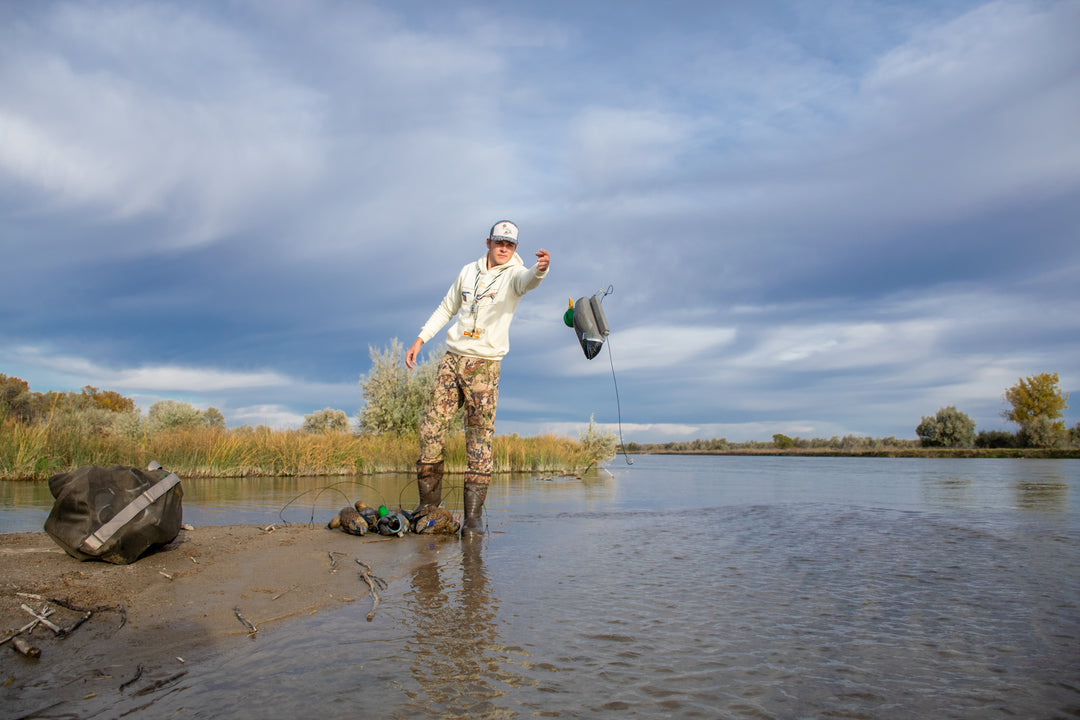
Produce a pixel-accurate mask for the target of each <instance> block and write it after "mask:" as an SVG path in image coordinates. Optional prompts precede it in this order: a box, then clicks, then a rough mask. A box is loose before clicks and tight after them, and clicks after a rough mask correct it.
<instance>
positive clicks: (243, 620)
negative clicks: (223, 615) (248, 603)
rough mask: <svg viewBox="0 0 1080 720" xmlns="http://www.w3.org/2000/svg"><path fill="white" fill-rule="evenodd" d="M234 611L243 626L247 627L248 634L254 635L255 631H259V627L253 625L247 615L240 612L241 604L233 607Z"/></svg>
mask: <svg viewBox="0 0 1080 720" xmlns="http://www.w3.org/2000/svg"><path fill="white" fill-rule="evenodd" d="M233 612H235V613H236V619H237V620H239V621H240V622H241V623H242V624H243V626H244V627H246V628H247V631H248V635H254V634H255V633H257V632H259V628H257V627H255V626H254V625H252V624H251V623H250V622H249V621H248V619H247V618H246V617H244V614H243V613H242V612H240V606H239V605H237V606H236V607H235V608H233Z"/></svg>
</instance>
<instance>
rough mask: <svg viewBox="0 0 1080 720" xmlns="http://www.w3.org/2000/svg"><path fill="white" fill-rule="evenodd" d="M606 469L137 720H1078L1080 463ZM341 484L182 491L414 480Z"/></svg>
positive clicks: (718, 460) (335, 496)
mask: <svg viewBox="0 0 1080 720" xmlns="http://www.w3.org/2000/svg"><path fill="white" fill-rule="evenodd" d="M609 470H610V472H604V473H601V474H600V475H599V476H597V477H592V478H586V479H576V478H558V477H556V478H527V477H521V478H518V477H514V478H499V479H497V480H496V484H495V485H494V486H493V488H492V491H491V493H490V494H489V496H488V505H487V510H486V517H487V519H488V523H489V530H490V531H491V532H489V534H488V535H486V536H485V537H484V539H483V540H482V541H480V542H464V541H458V540H453V539H447V540H445V541H442V542H437V543H435V544H433V545H431V547H430V550H431V552H430V561H425V562H422V563H420V565H419V567H418V569H417V570H416V571H415V572H414V573H413V574H412V576H411V577H409V578H406V579H401V580H397V581H395V582H393V583H391V585H390V587H389V588H388V589H387V591H386V592H384V593H383V594H382V604H381V605H380V606H379V610H378V614H377V615H376V617H375V619H374V621H373V622H366V621H365V615H366V613H367V611H368V610H369V606H368V605H367V604H366V603H355V604H353V605H346V606H343V607H341V608H340V609H338V610H335V611H334V612H330V613H318V614H316V615H313V616H310V617H308V618H305V619H303V620H297V621H295V622H292V623H290V624H287V625H285V626H283V627H281V628H280V629H277V630H275V631H274V632H273V633H272V634H268V635H267V636H266V637H263V635H262V634H261V633H260V636H259V640H258V642H257V643H244V644H243V647H242V648H238V649H236V650H234V651H226V653H225V655H223V656H222V657H220V658H218V659H215V660H211V661H208V662H206V663H200V664H199V666H197V667H196V666H191V665H189V667H188V670H189V672H188V675H187V676H185V678H184V684H183V685H182V686H181V687H176V688H174V689H172V690H171V691H170V692H167V693H163V694H162V695H161V696H160V697H158V698H157V699H156V700H155V701H154V702H152V704H151V705H150V706H149V707H145V708H144V709H143V710H142V712H137V713H136V714H137V715H138V714H143V713H153V715H154V716H155V717H157V716H165V714H173V713H176V714H182V715H183V716H186V717H207V718H210V717H213V718H241V717H243V718H248V717H268V718H279V717H312V716H326V715H331V716H336V715H342V716H348V715H354V714H360V715H370V714H376V715H378V716H380V717H384V718H402V719H404V718H410V719H415V718H437V717H451V718H453V717H463V718H464V717H476V718H527V717H560V718H577V717H590V718H602V719H604V718H610V719H612V720H614V719H615V718H620V719H621V718H656V717H671V718H823V717H828V718H926V717H933V718H973V717H978V718H1018V717H1019V718H1054V717H1080V461H1078V460H1003V459H1002V460H999V459H995V460H989V459H980V460H974V459H948V460H936V459H905V458H894V459H889V458H873V459H861V458H797V457H730V456H720V457H683V456H643V457H638V458H635V460H634V463H633V465H627V464H625V463H624V462H623V460H622V459H617V460H616V461H614V462H613V463H611V465H610V467H609ZM332 482H333V481H327V480H325V479H322V480H318V481H303V480H295V479H292V480H280V481H275V482H268V481H266V480H260V481H252V480H242V481H241V480H237V481H232V480H227V481H222V480H219V481H213V482H212V483H211V482H207V481H185V483H184V490H185V497H184V508H185V521H186V522H190V523H192V524H195V525H211V524H213V525H219V524H228V523H273V522H280V521H281V520H287V521H290V522H304V521H306V520H307V519H308V518H309V516H310V515H311V514H312V513H313V512H315V511H316V510H318V511H319V512H322V510H323V509H324V508H328V509H332V508H336V507H340V506H341V505H342V504H343V503H342V496H343V495H344V496H347V497H349V498H350V499H357V498H358V497H362V496H365V495H366V497H365V499H367V500H368V501H369V502H370V500H372V499H375V500H379V501H382V502H386V501H389V502H391V503H396V502H397V499H396V498H395V497H394V496H395V495H399V494H400V493H401V492H402V490H401V488H402V487H406V488H407V487H408V485H409V481H408V479H407V478H405V477H404V476H397V477H381V478H377V479H370V478H368V479H361V480H359V481H355V482H346V483H340V484H337V485H336V487H335V489H334V490H331V491H327V492H322V493H316V492H313V491H312V488H314V487H322V486H324V485H328V484H330V483H332ZM450 482H451V483H453V484H457V482H458V480H457V479H454V478H451V479H450ZM305 483H307V484H305ZM337 490H342V493H341V494H339V493H338V492H337ZM405 492H406V494H407V493H408V492H409V490H408V489H407V490H405ZM412 492H413V495H412V499H413V500H414V499H415V491H412ZM35 493H36V494H38V495H40V494H41V486H40V485H39V486H37V488H36V489H35V488H32V487H30V486H27V485H26V484H16V483H0V531H4V532H14V531H22V530H39V529H40V528H41V524H42V523H43V522H44V518H45V516H47V514H48V507H49V506H50V505H51V498H49V497H47V496H48V492H47V490H45V492H44V495H45V496H46V497H45V498H42V499H39V500H34V499H33V497H32V496H33V495H34V494H35ZM298 496H299V497H298ZM453 502H454V498H453V497H452V498H451V504H452V503H453ZM458 502H460V501H459V500H458ZM324 515H325V513H323V515H322V516H324ZM322 516H320V517H322ZM401 541H402V542H427V541H426V540H423V539H422V538H418V537H411V538H402V539H401ZM376 571H377V569H376ZM116 710H117V712H118V713H120V714H122V712H123V711H124V708H116Z"/></svg>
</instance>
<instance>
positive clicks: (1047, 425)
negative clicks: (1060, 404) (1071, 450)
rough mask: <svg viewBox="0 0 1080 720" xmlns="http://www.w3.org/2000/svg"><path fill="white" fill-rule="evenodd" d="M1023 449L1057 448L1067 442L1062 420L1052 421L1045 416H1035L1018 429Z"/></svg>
mask: <svg viewBox="0 0 1080 720" xmlns="http://www.w3.org/2000/svg"><path fill="white" fill-rule="evenodd" d="M1018 436H1019V438H1020V442H1021V444H1022V445H1023V446H1024V447H1032V448H1057V447H1062V446H1063V445H1065V443H1066V442H1067V440H1068V437H1069V433H1068V431H1067V430H1066V429H1065V421H1064V420H1054V419H1053V418H1051V417H1049V416H1047V415H1036V416H1035V417H1033V418H1031V419H1030V420H1028V421H1027V422H1025V423H1024V425H1023V426H1022V427H1021V428H1020V432H1019V433H1018Z"/></svg>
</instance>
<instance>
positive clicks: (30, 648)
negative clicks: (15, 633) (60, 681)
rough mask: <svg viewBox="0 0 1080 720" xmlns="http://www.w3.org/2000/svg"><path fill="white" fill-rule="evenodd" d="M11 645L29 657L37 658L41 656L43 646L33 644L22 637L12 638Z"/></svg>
mask: <svg viewBox="0 0 1080 720" xmlns="http://www.w3.org/2000/svg"><path fill="white" fill-rule="evenodd" d="M11 645H12V647H14V648H15V649H16V650H18V651H19V652H20V653H22V654H23V655H25V656H26V657H28V658H34V659H35V660H36V659H37V658H39V657H41V648H39V647H36V646H34V645H31V644H30V643H28V642H26V640H24V639H23V638H21V637H14V638H12V639H11Z"/></svg>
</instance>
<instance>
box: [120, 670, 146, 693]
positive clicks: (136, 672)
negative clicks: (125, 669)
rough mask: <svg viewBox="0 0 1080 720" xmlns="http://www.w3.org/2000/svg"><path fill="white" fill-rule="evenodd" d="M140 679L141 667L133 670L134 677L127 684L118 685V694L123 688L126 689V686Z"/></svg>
mask: <svg viewBox="0 0 1080 720" xmlns="http://www.w3.org/2000/svg"><path fill="white" fill-rule="evenodd" d="M141 677H142V665H140V666H139V667H137V668H135V677H133V678H131V679H130V680H128V681H127V682H125V683H122V684H121V685H120V692H124V688H126V687H127V686H128V685H131V684H132V683H134V682H135V681H137V680H138V679H139V678H141Z"/></svg>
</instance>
